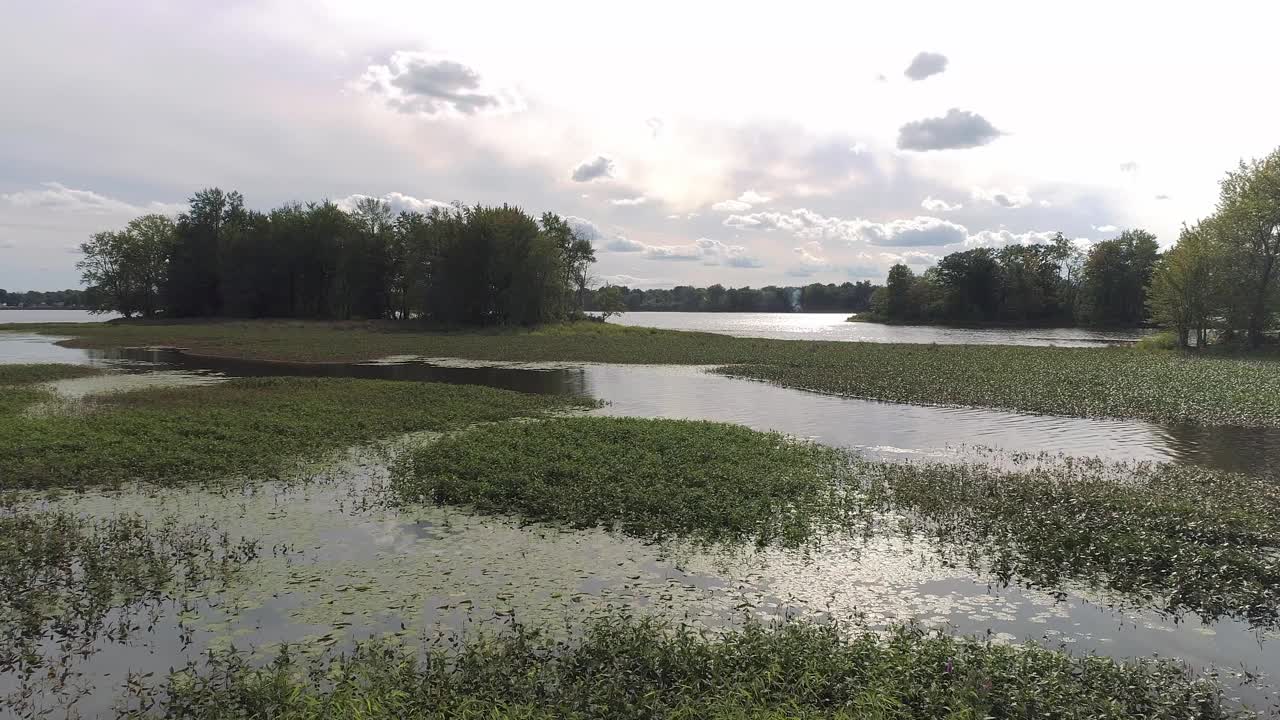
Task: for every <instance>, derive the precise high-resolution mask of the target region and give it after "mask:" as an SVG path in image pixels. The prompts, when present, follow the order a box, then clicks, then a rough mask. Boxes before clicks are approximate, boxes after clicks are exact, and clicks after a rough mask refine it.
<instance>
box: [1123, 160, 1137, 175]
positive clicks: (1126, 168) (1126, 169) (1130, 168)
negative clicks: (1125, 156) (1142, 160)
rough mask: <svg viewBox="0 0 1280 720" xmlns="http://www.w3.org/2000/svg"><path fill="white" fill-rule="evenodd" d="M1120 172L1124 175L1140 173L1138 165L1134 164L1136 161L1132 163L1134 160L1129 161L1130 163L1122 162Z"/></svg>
mask: <svg viewBox="0 0 1280 720" xmlns="http://www.w3.org/2000/svg"><path fill="white" fill-rule="evenodd" d="M1120 172H1122V173H1136V172H1138V163H1136V162H1134V161H1132V160H1130V161H1128V162H1122V163H1120Z"/></svg>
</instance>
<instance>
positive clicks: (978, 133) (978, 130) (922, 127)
mask: <svg viewBox="0 0 1280 720" xmlns="http://www.w3.org/2000/svg"><path fill="white" fill-rule="evenodd" d="M1002 134H1003V133H1002V132H1000V131H999V130H997V129H996V128H995V126H993V125H992V124H991V123H990V122H988V121H987V119H986V118H984V117H982V116H981V115H979V114H977V113H972V112H968V111H966V110H960V109H957V108H951V109H950V110H948V111H947V114H946V115H944V116H942V117H938V118H926V119H924V120H915V121H912V122H909V123H907V124H906V125H903V126H902V127H901V128H899V129H898V148H899V149H901V150H918V151H929V150H960V149H964V148H975V147H979V146H981V145H986V144H987V143H989V142H991V141H992V140H995V139H996V138H998V137H1000V136H1001V135H1002Z"/></svg>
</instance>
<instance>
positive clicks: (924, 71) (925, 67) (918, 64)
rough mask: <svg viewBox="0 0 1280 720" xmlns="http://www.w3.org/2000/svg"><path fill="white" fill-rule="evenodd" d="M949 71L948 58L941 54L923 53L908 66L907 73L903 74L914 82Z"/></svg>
mask: <svg viewBox="0 0 1280 720" xmlns="http://www.w3.org/2000/svg"><path fill="white" fill-rule="evenodd" d="M946 69H947V56H946V55H942V54H941V53H932V52H922V53H920V54H919V55H916V56H915V58H914V59H912V60H911V64H910V65H908V66H907V69H906V71H904V72H903V73H902V74H903V75H906V76H907V77H909V78H911V79H912V80H923V79H925V78H927V77H929V76H931V75H937V74H938V73H941V72H942V71H943V70H946Z"/></svg>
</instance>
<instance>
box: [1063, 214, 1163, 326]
mask: <svg viewBox="0 0 1280 720" xmlns="http://www.w3.org/2000/svg"><path fill="white" fill-rule="evenodd" d="M1159 254H1160V246H1159V245H1158V244H1157V243H1156V237H1155V235H1152V234H1151V233H1149V232H1147V231H1145V230H1125V231H1124V232H1122V233H1120V236H1119V237H1117V238H1115V239H1114V240H1104V241H1102V242H1100V243H1097V244H1095V245H1094V246H1093V247H1092V248H1090V249H1089V255H1088V257H1087V258H1086V260H1085V263H1084V277H1083V280H1082V286H1081V290H1080V299H1079V306H1078V314H1079V315H1080V319H1081V320H1082V321H1083V322H1085V323H1087V324H1090V325H1101V326H1116V325H1137V324H1138V323H1141V322H1142V321H1143V320H1144V319H1146V306H1147V302H1146V288H1147V286H1148V285H1149V284H1150V282H1151V273H1152V271H1153V270H1154V268H1155V262H1156V258H1157V257H1158V256H1159Z"/></svg>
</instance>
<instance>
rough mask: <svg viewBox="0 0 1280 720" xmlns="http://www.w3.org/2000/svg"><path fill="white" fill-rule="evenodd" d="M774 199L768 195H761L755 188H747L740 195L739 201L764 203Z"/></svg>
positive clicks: (754, 203) (750, 203)
mask: <svg viewBox="0 0 1280 720" xmlns="http://www.w3.org/2000/svg"><path fill="white" fill-rule="evenodd" d="M772 199H773V198H771V197H769V196H768V195H761V194H760V193H758V192H756V191H755V190H747V191H746V192H744V193H742V194H741V195H739V196H738V202H744V203H747V204H749V205H764V204H765V203H767V202H769V201H770V200H772Z"/></svg>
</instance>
